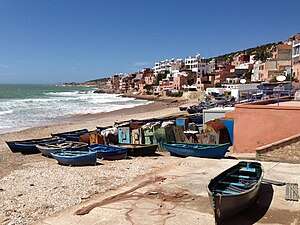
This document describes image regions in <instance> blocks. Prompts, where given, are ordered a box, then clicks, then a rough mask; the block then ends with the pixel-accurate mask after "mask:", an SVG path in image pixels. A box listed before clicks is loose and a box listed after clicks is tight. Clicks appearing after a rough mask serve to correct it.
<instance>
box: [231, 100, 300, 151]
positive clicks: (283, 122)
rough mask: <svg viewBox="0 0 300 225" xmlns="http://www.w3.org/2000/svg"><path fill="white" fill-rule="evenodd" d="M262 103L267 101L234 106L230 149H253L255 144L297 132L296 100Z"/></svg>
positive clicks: (299, 110)
mask: <svg viewBox="0 0 300 225" xmlns="http://www.w3.org/2000/svg"><path fill="white" fill-rule="evenodd" d="M268 103H272V102H270V101H269V102H268ZM266 104H267V101H260V102H256V103H251V104H242V105H237V106H236V108H235V112H234V145H233V151H234V152H255V149H256V148H258V147H261V146H264V145H267V144H270V143H273V142H276V141H279V140H282V139H284V138H287V137H290V136H293V135H296V134H299V133H300V107H299V106H300V103H299V106H271V105H266Z"/></svg>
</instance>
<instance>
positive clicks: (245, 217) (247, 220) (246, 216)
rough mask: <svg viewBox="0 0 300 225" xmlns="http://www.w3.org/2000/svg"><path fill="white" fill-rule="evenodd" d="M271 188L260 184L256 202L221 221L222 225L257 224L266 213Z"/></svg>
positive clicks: (272, 191) (270, 196)
mask: <svg viewBox="0 0 300 225" xmlns="http://www.w3.org/2000/svg"><path fill="white" fill-rule="evenodd" d="M273 193H274V190H273V187H272V185H271V184H261V187H260V190H259V192H258V195H257V199H256V201H255V202H254V203H253V204H252V205H251V206H250V207H249V208H247V209H246V210H245V211H243V212H241V213H239V214H238V215H236V216H234V217H232V218H230V219H228V220H226V221H223V222H222V223H220V224H222V225H241V224H243V225H252V224H255V223H256V222H258V221H259V220H260V219H261V218H263V217H264V216H265V214H266V213H267V211H268V209H269V207H270V205H271V202H272V199H273Z"/></svg>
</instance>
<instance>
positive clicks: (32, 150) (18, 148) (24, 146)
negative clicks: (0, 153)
mask: <svg viewBox="0 0 300 225" xmlns="http://www.w3.org/2000/svg"><path fill="white" fill-rule="evenodd" d="M64 141H66V139H65V138H59V137H52V138H42V139H31V140H23V141H6V144H7V145H8V147H9V148H10V150H11V151H12V152H21V153H22V154H36V153H40V151H39V150H38V149H37V148H36V145H37V144H46V143H47V144H55V143H62V142H64Z"/></svg>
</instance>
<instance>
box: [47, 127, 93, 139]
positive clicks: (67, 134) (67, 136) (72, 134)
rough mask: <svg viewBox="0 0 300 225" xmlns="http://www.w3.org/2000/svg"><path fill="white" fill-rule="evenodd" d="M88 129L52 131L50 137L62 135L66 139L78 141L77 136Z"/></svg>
mask: <svg viewBox="0 0 300 225" xmlns="http://www.w3.org/2000/svg"><path fill="white" fill-rule="evenodd" d="M88 132H89V131H88V129H81V130H74V131H68V132H63V133H52V134H51V136H52V137H63V138H65V139H66V140H67V141H79V137H80V136H81V135H83V134H86V133H88Z"/></svg>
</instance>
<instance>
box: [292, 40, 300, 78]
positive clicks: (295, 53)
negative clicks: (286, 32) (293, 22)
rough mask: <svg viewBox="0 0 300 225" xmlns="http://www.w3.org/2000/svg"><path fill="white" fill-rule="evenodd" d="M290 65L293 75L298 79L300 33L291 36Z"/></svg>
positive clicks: (299, 72) (299, 71) (299, 68)
mask: <svg viewBox="0 0 300 225" xmlns="http://www.w3.org/2000/svg"><path fill="white" fill-rule="evenodd" d="M292 39H293V43H292V66H293V75H294V77H295V78H296V79H298V80H299V81H300V34H296V35H294V36H293V37H292Z"/></svg>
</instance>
